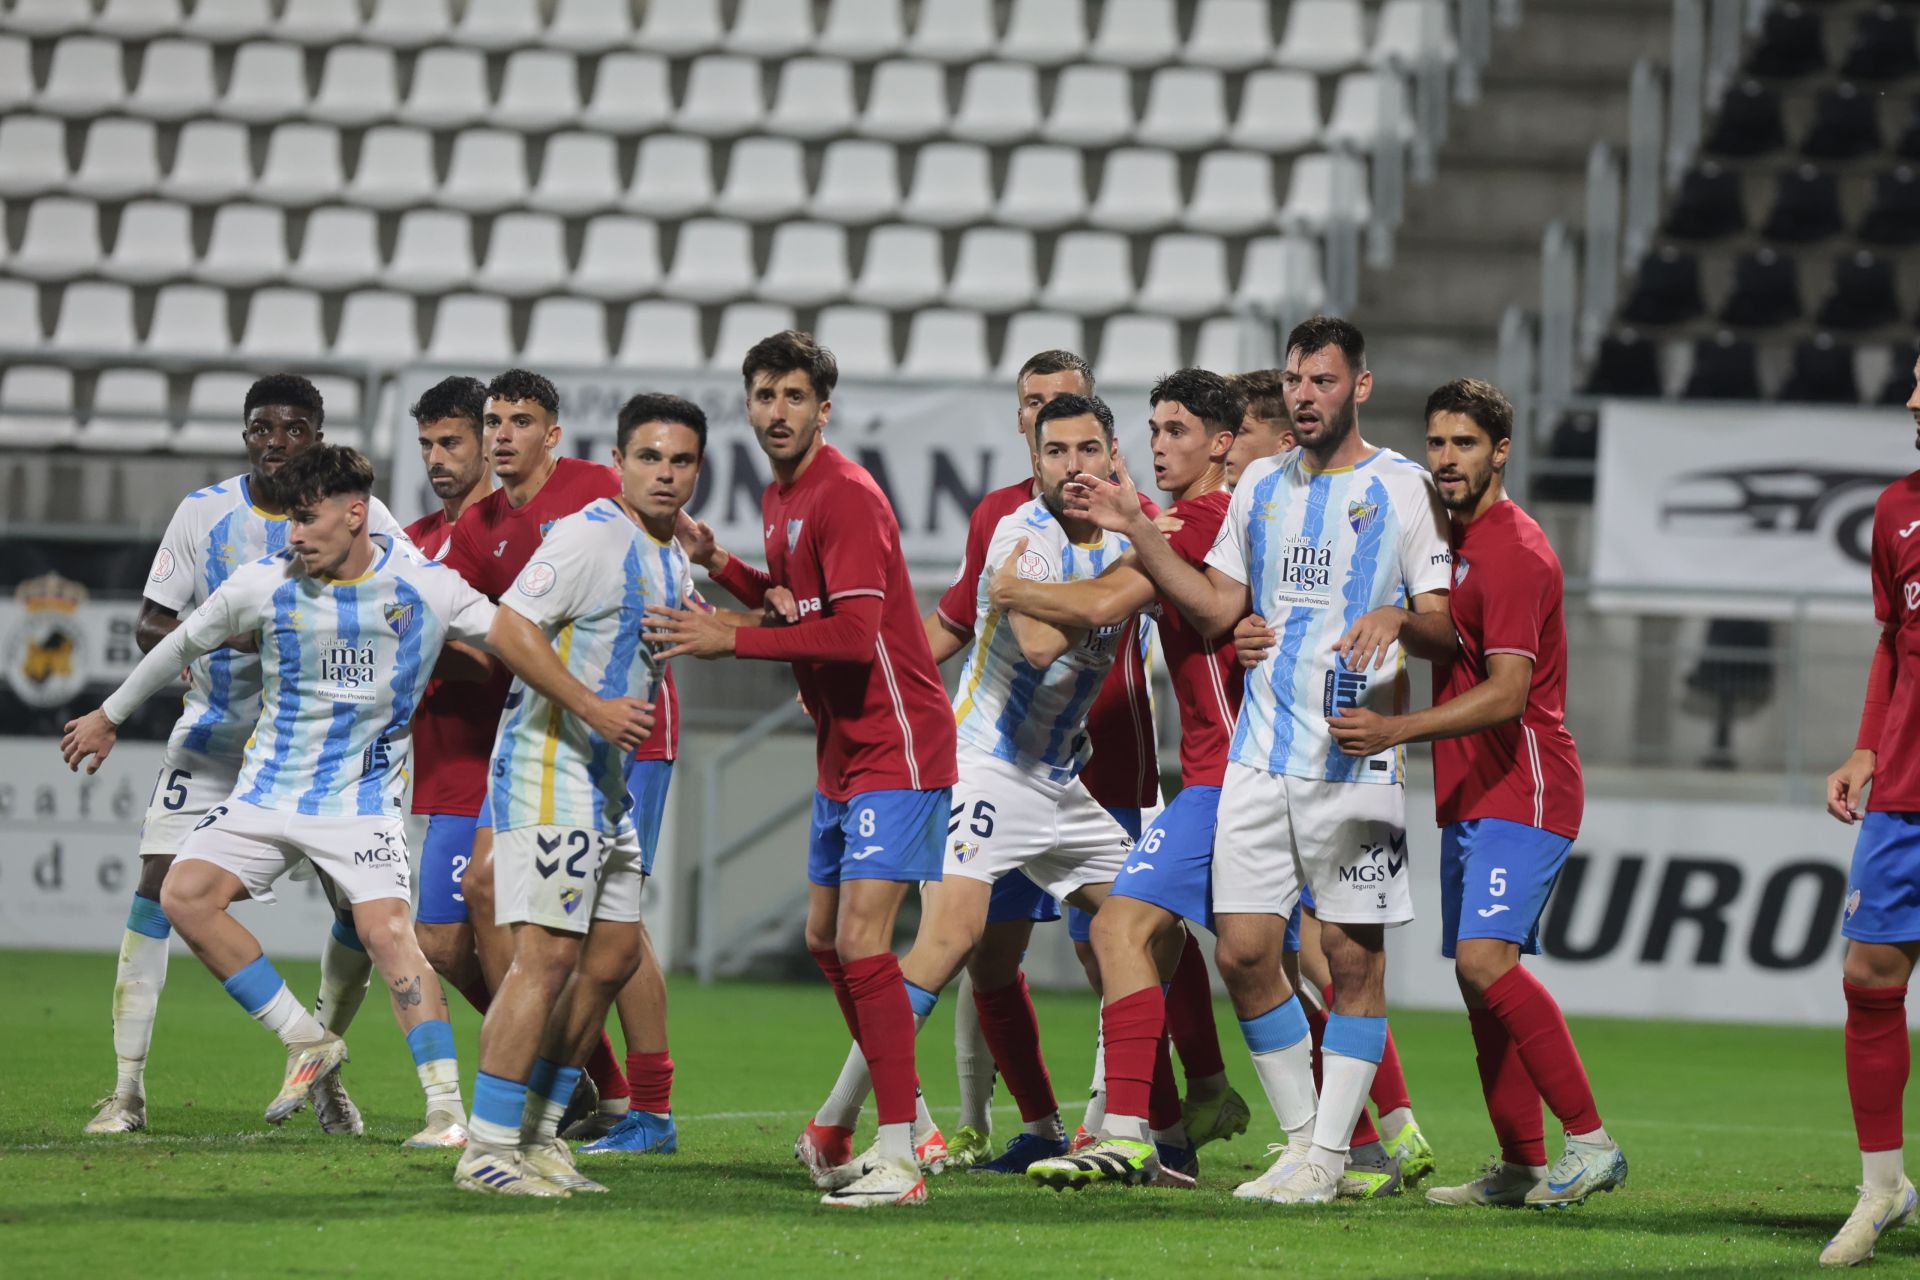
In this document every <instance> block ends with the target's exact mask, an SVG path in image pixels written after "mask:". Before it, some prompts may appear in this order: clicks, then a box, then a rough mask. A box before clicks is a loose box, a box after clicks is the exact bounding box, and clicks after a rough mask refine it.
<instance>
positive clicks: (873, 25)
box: [814, 0, 906, 364]
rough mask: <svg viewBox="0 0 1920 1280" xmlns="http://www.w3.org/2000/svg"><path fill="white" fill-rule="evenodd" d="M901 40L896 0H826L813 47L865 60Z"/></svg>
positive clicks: (902, 31) (893, 47)
mask: <svg viewBox="0 0 1920 1280" xmlns="http://www.w3.org/2000/svg"><path fill="white" fill-rule="evenodd" d="M905 42H906V27H905V24H904V23H903V22H902V21H901V14H900V0H827V20H826V22H825V24H824V25H822V26H821V28H820V38H819V39H818V40H816V41H814V47H815V48H817V49H818V50H820V52H821V53H825V54H830V55H832V56H833V57H836V58H852V59H855V60H856V61H866V60H868V59H872V58H884V57H886V56H888V55H889V54H892V53H895V52H897V51H898V50H899V48H900V46H901V45H902V44H904V43H905ZM888 363H889V364H891V363H892V360H891V359H889V360H888Z"/></svg>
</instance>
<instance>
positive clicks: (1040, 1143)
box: [973, 1133, 1067, 1173]
mask: <svg viewBox="0 0 1920 1280" xmlns="http://www.w3.org/2000/svg"><path fill="white" fill-rule="evenodd" d="M1065 1154H1067V1140H1066V1138H1064V1137H1059V1138H1043V1137H1041V1136H1040V1135H1039V1134H1037V1133H1021V1134H1015V1135H1014V1139H1013V1141H1012V1142H1009V1143H1008V1144H1007V1149H1006V1150H1005V1151H1002V1152H1001V1153H1000V1158H999V1159H997V1160H989V1161H987V1162H986V1163H985V1164H976V1165H974V1166H973V1172H975V1173H1025V1172H1026V1171H1027V1166H1028V1165H1030V1164H1033V1163H1035V1162H1037V1161H1040V1160H1053V1159H1056V1158H1058V1157H1060V1156H1064V1155H1065Z"/></svg>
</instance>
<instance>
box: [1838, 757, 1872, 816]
mask: <svg viewBox="0 0 1920 1280" xmlns="http://www.w3.org/2000/svg"><path fill="white" fill-rule="evenodd" d="M1874 762H1875V756H1874V753H1873V752H1871V751H1869V750H1867V749H1866V748H1865V747H1862V748H1860V749H1859V750H1858V751H1855V752H1854V753H1853V754H1852V755H1850V756H1848V757H1847V759H1846V763H1844V764H1842V765H1841V766H1840V767H1839V768H1838V769H1835V770H1834V771H1833V772H1832V773H1830V774H1828V775H1827V812H1828V813H1830V814H1832V815H1833V816H1834V817H1836V818H1838V819H1840V821H1842V822H1844V823H1846V824H1847V825H1848V826H1852V825H1853V824H1854V822H1855V821H1857V820H1858V819H1860V818H1861V817H1864V816H1865V815H1866V812H1867V784H1868V783H1870V782H1872V781H1873V766H1874Z"/></svg>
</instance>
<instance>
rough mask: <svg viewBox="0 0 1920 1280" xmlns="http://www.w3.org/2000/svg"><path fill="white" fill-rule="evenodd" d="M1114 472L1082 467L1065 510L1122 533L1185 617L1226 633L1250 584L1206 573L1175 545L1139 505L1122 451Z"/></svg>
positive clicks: (1212, 632)
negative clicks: (1106, 476) (1106, 474)
mask: <svg viewBox="0 0 1920 1280" xmlns="http://www.w3.org/2000/svg"><path fill="white" fill-rule="evenodd" d="M1113 476H1114V478H1113V480H1112V481H1106V480H1102V479H1100V478H1099V477H1098V476H1093V475H1089V474H1087V473H1086V472H1084V471H1083V472H1081V473H1080V474H1079V475H1077V476H1075V477H1074V478H1073V480H1072V481H1071V482H1070V483H1069V484H1068V485H1067V487H1066V493H1065V502H1066V508H1067V513H1068V514H1069V515H1072V516H1076V517H1079V518H1081V519H1086V520H1091V521H1093V522H1094V523H1095V524H1097V525H1099V526H1100V527H1101V528H1102V529H1105V530H1107V531H1108V532H1110V533H1118V534H1123V535H1124V536H1125V537H1126V538H1127V540H1128V541H1130V542H1131V543H1133V554H1134V555H1135V556H1136V557H1137V563H1138V564H1139V566H1140V570H1141V572H1143V573H1145V574H1146V575H1147V577H1149V578H1151V579H1152V580H1153V583H1154V585H1155V586H1156V587H1158V588H1159V589H1160V591H1161V592H1162V593H1164V594H1165V595H1166V596H1167V598H1168V599H1170V600H1172V601H1173V603H1174V605H1175V606H1176V607H1178V608H1179V610H1180V612H1181V613H1184V614H1186V615H1187V621H1189V622H1191V623H1192V624H1193V625H1194V626H1195V627H1196V628H1198V629H1199V630H1200V631H1201V632H1203V633H1204V634H1205V635H1206V636H1207V638H1208V639H1212V638H1214V637H1216V636H1223V635H1226V634H1227V633H1228V632H1229V631H1231V630H1232V629H1233V624H1234V623H1236V622H1238V621H1240V619H1242V618H1244V617H1245V616H1246V615H1247V607H1248V602H1249V597H1248V594H1247V584H1246V583H1244V582H1237V581H1235V580H1234V579H1233V578H1231V577H1229V576H1228V575H1227V574H1224V573H1222V572H1220V570H1218V569H1216V568H1213V567H1211V566H1209V567H1208V569H1207V571H1206V572H1205V573H1202V572H1200V570H1198V569H1196V568H1194V567H1193V566H1192V565H1190V564H1188V563H1187V562H1186V560H1185V559H1183V558H1182V557H1181V555H1180V553H1179V552H1178V551H1175V550H1174V549H1173V544H1172V543H1170V542H1168V541H1167V535H1166V534H1164V533H1162V532H1160V530H1159V528H1158V527H1157V526H1156V525H1155V524H1154V521H1153V517H1152V516H1149V515H1148V514H1147V513H1146V512H1145V511H1143V510H1142V509H1141V507H1140V491H1139V489H1137V488H1136V487H1135V486H1134V483H1133V477H1132V476H1130V475H1128V474H1127V462H1126V459H1125V458H1124V457H1122V456H1121V455H1120V454H1118V453H1116V454H1114V455H1113Z"/></svg>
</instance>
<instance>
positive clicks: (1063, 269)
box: [1040, 231, 1133, 315]
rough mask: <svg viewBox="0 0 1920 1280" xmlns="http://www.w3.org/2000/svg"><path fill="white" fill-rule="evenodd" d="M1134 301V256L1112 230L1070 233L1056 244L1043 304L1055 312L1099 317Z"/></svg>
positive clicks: (1041, 300) (1042, 297) (1041, 295)
mask: <svg viewBox="0 0 1920 1280" xmlns="http://www.w3.org/2000/svg"><path fill="white" fill-rule="evenodd" d="M1132 300H1133V255H1132V253H1131V252H1130V251H1129V250H1128V248H1127V241H1126V237H1124V236H1118V235H1115V234H1113V233H1112V232H1110V231H1069V232H1067V233H1066V234H1065V235H1063V236H1061V237H1060V239H1059V240H1058V241H1057V242H1056V243H1055V244H1054V247H1053V269H1052V270H1051V271H1050V272H1049V273H1048V275H1047V286H1046V288H1045V289H1043V290H1041V293H1040V302H1041V304H1042V305H1043V306H1045V307H1047V308H1048V309H1049V310H1052V311H1071V312H1074V313H1075V314H1078V315H1099V314H1101V313H1102V312H1106V311H1114V310H1117V309H1119V308H1120V307H1124V306H1126V305H1127V303H1129V302H1130V301H1132Z"/></svg>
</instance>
